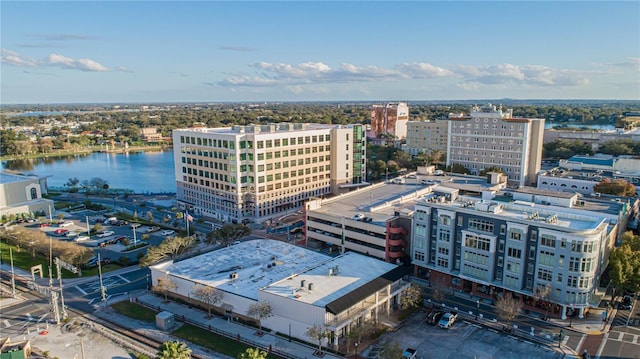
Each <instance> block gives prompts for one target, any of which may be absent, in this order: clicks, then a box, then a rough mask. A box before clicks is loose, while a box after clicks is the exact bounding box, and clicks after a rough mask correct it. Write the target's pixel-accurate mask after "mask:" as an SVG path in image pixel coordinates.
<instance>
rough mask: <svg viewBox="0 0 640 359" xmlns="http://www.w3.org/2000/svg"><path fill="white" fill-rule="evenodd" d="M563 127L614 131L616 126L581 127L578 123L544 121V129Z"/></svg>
mask: <svg viewBox="0 0 640 359" xmlns="http://www.w3.org/2000/svg"><path fill="white" fill-rule="evenodd" d="M563 125H566V126H568V127H575V128H580V127H586V128H591V129H594V130H615V129H616V126H615V125H613V124H607V125H583V124H580V123H572V122H548V121H545V123H544V128H553V127H556V126H558V127H561V126H563Z"/></svg>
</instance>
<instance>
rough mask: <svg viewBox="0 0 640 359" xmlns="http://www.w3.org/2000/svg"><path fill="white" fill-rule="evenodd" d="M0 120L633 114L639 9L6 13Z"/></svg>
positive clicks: (294, 6)
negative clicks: (437, 111)
mask: <svg viewBox="0 0 640 359" xmlns="http://www.w3.org/2000/svg"><path fill="white" fill-rule="evenodd" d="M0 20H1V25H0V32H1V35H0V36H1V37H0V40H1V42H0V43H1V48H2V50H1V51H2V53H1V56H2V65H1V69H0V70H1V72H0V82H1V83H0V90H1V92H0V104H36V103H39V104H46V103H114V102H115V103H125V102H126V103H132V102H256V101H257V102H262V101H269V102H273V101H430V100H470V99H502V98H512V99H612V100H616V99H617V100H640V2H639V1H623V2H610V1H606V2H597V1H568V2H557V1H554V2H545V1H532V2H520V1H501V2H487V1H469V2H462V1H447V2H436V1H411V2H404V1H322V2H314V1H283V2H275V1H258V2H250V1H233V2H223V1H193V2H187V1H180V2H173V1H102V2H98V1H78V2H59V1H45V2H32V1H5V0H3V1H2V2H1V3H0Z"/></svg>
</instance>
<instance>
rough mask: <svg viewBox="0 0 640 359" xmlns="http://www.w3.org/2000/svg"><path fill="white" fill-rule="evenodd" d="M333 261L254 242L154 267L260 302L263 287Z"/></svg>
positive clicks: (291, 248) (270, 242) (297, 249)
mask: <svg viewBox="0 0 640 359" xmlns="http://www.w3.org/2000/svg"><path fill="white" fill-rule="evenodd" d="M362 257H364V258H368V257H365V256H362ZM332 259H334V258H332V257H330V256H327V255H324V254H321V253H318V252H315V251H311V250H308V249H305V248H302V247H297V246H295V245H291V244H288V243H285V242H281V241H276V240H272V239H255V240H250V241H246V242H241V243H239V244H236V245H232V246H229V247H225V248H221V249H219V250H216V251H212V252H209V253H205V254H202V255H199V256H196V257H193V258H189V259H186V260H184V261H180V262H175V263H172V262H165V263H161V264H158V265H156V266H154V267H155V268H157V269H159V270H163V271H168V272H169V273H170V274H171V275H174V276H176V277H181V278H185V279H189V280H191V281H193V282H196V283H201V284H203V285H207V286H212V287H216V288H218V289H220V290H223V291H226V292H230V293H233V294H236V295H240V296H243V297H246V298H250V299H254V300H258V290H259V289H260V288H263V287H266V286H269V285H271V284H272V283H274V282H278V281H281V280H283V279H285V278H288V277H291V276H293V275H296V274H299V273H303V272H306V271H308V270H309V269H311V268H314V267H317V266H319V265H322V264H323V263H324V262H327V261H329V260H332ZM368 259H370V260H374V261H375V262H378V261H379V260H377V259H371V258H368ZM383 263H384V262H383ZM273 264H275V265H273ZM345 268H346V265H345ZM232 273H235V274H237V277H236V278H235V279H233V278H232V277H231V274H232ZM298 285H299V283H298Z"/></svg>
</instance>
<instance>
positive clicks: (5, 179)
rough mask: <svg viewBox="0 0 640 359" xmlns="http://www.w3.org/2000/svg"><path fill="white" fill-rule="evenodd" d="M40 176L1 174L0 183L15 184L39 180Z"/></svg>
mask: <svg viewBox="0 0 640 359" xmlns="http://www.w3.org/2000/svg"><path fill="white" fill-rule="evenodd" d="M38 178H39V177H38V176H29V175H21V174H17V173H8V172H0V183H2V184H5V183H15V182H22V181H29V180H34V179H38Z"/></svg>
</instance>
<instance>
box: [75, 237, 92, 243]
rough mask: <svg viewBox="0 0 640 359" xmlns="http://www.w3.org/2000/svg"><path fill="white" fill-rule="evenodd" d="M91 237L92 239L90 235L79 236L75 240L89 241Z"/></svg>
mask: <svg viewBox="0 0 640 359" xmlns="http://www.w3.org/2000/svg"><path fill="white" fill-rule="evenodd" d="M89 239H91V238H90V237H89V236H77V237H76V238H74V239H73V240H74V241H76V242H83V241H88V240H89Z"/></svg>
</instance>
